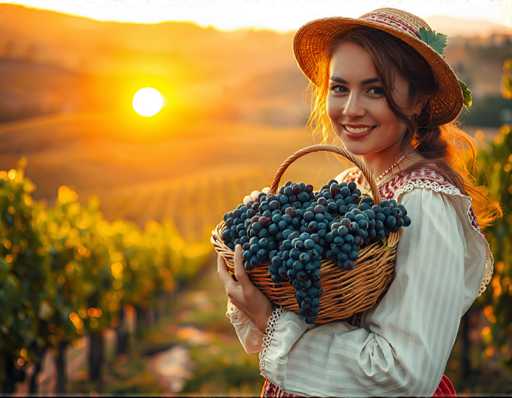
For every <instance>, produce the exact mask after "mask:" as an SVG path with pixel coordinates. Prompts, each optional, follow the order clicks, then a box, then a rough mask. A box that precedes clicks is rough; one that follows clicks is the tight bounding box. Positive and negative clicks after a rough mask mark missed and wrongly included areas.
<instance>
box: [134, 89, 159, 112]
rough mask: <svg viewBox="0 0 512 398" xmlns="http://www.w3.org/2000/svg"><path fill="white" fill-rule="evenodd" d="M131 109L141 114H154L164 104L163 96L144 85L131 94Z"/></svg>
mask: <svg viewBox="0 0 512 398" xmlns="http://www.w3.org/2000/svg"><path fill="white" fill-rule="evenodd" d="M132 105H133V110H134V111H135V112H137V113H138V114H139V115H141V116H145V117H151V116H155V115H156V114H157V113H158V112H160V110H161V109H162V108H163V106H164V97H162V94H160V92H159V91H158V90H157V89H155V88H153V87H144V88H141V89H140V90H138V91H137V92H136V93H135V95H134V96H133V101H132Z"/></svg>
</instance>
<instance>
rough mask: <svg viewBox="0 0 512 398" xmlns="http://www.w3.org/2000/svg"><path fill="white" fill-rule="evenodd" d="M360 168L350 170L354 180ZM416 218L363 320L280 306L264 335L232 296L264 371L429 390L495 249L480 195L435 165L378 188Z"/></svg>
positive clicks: (333, 384) (241, 334)
mask: <svg viewBox="0 0 512 398" xmlns="http://www.w3.org/2000/svg"><path fill="white" fill-rule="evenodd" d="M358 173H359V170H358V169H356V168H352V169H349V170H346V171H345V172H343V173H341V174H340V175H339V176H338V177H336V179H337V180H338V181H349V180H354V179H356V178H357V177H358ZM379 191H380V193H381V196H382V197H384V198H386V199H391V198H395V199H396V200H397V201H398V202H400V203H402V204H403V205H404V206H405V208H406V209H407V212H408V215H409V217H410V218H411V220H412V223H411V225H410V226H409V227H407V228H405V229H404V232H403V234H402V236H401V238H400V241H399V244H398V245H399V246H398V250H397V259H396V273H395V278H394V280H393V282H392V283H391V285H390V287H389V289H388V291H387V292H386V294H385V295H384V297H383V298H382V300H381V301H380V302H379V304H378V305H377V306H376V307H375V308H374V309H372V310H371V311H367V312H366V313H364V314H363V316H362V318H361V321H360V326H359V327H357V326H354V325H353V324H351V323H348V322H345V321H338V322H333V323H329V324H326V325H321V326H315V327H313V326H312V325H308V324H306V323H305V322H304V321H303V319H302V318H301V317H299V316H298V315H296V314H295V313H293V312H290V311H287V310H284V309H282V308H280V307H277V308H275V309H274V311H273V313H272V316H271V317H270V319H269V321H268V323H267V328H266V331H265V333H261V332H260V331H259V330H258V329H257V328H256V327H255V326H254V324H253V323H252V322H251V321H250V320H249V319H248V318H247V316H246V315H245V314H244V313H243V312H241V311H239V310H238V309H237V308H236V307H235V306H234V305H233V304H232V303H231V302H230V301H229V300H228V305H227V312H226V315H227V317H228V318H229V319H230V321H231V322H232V324H233V326H234V328H235V331H236V334H237V336H238V338H239V340H240V342H241V344H242V346H243V348H244V350H245V351H246V352H247V353H258V352H259V364H260V373H261V375H262V376H263V377H265V378H267V379H268V380H269V381H271V382H272V383H273V384H275V385H277V386H279V387H280V388H281V389H282V390H284V391H287V392H290V393H294V394H297V395H306V396H308V395H313V396H346V395H351V396H355V395H365V396H368V395H381V396H382V395H428V396H432V394H433V392H434V391H435V389H436V387H437V386H438V384H439V381H440V379H441V376H442V374H443V373H444V370H445V367H446V363H447V361H448V358H449V356H450V353H451V350H452V347H453V344H454V342H455V338H456V336H457V331H458V328H459V323H460V319H461V317H462V316H463V315H464V313H465V312H466V311H467V310H468V309H469V307H470V306H471V304H472V303H473V301H474V300H475V299H476V297H478V295H480V294H481V293H482V292H483V291H484V290H485V288H486V286H487V284H488V283H489V281H490V278H491V276H492V269H493V262H494V260H493V257H492V254H491V251H490V248H489V245H488V243H487V241H486V239H485V237H484V235H483V234H482V233H481V232H480V230H479V228H478V225H477V224H476V221H475V217H474V214H473V212H472V209H471V198H470V197H468V196H465V195H463V194H462V193H461V192H460V191H459V190H458V189H457V188H456V187H455V186H453V185H451V184H449V183H448V182H447V181H446V180H445V179H444V178H443V177H442V176H440V175H439V174H437V173H435V172H434V171H432V170H431V169H428V168H422V169H420V170H416V171H413V172H410V173H408V174H397V175H396V176H395V177H393V178H392V179H391V180H390V181H388V182H387V183H385V184H384V185H383V186H381V187H379Z"/></svg>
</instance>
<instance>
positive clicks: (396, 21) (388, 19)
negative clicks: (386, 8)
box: [362, 14, 419, 38]
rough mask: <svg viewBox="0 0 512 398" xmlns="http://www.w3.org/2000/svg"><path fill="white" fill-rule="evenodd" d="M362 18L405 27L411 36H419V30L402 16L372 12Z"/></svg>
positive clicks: (400, 27)
mask: <svg viewBox="0 0 512 398" xmlns="http://www.w3.org/2000/svg"><path fill="white" fill-rule="evenodd" d="M362 18H364V19H367V20H369V21H373V22H377V23H380V24H383V25H388V26H391V27H398V28H399V29H403V30H405V31H407V32H408V33H409V34H410V35H411V36H415V37H417V38H419V36H418V34H417V31H418V29H417V28H415V27H414V26H411V25H408V24H406V23H405V22H404V21H403V19H402V18H399V17H394V16H393V15H388V14H371V15H369V16H367V17H365V16H363V17H362Z"/></svg>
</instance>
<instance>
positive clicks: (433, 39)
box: [419, 28, 448, 55]
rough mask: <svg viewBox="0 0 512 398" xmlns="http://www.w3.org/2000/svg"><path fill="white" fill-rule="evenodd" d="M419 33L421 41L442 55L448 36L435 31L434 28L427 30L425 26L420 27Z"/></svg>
mask: <svg viewBox="0 0 512 398" xmlns="http://www.w3.org/2000/svg"><path fill="white" fill-rule="evenodd" d="M419 35H420V39H421V40H422V41H423V42H425V43H427V44H428V45H429V46H430V47H432V48H433V49H434V51H435V52H437V53H438V54H439V55H443V51H444V48H445V47H446V42H447V41H448V36H446V35H444V34H442V33H437V32H436V31H435V30H427V29H425V28H420V30H419Z"/></svg>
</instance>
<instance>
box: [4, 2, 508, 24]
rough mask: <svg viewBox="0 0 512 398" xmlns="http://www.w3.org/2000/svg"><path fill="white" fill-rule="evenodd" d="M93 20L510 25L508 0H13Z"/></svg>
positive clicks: (216, 22)
mask: <svg viewBox="0 0 512 398" xmlns="http://www.w3.org/2000/svg"><path fill="white" fill-rule="evenodd" d="M0 3H11V4H22V5H27V6H31V7H36V8H44V9H50V10H56V11H61V12H65V13H70V14H76V15H81V16H86V17H90V18H94V19H98V20H114V21H129V22H142V23H152V22H161V21H170V20H173V21H183V20H188V21H194V22H196V23H198V24H200V25H202V26H208V25H213V26H214V27H216V28H219V29H223V30H232V29H237V28H241V27H256V28H270V29H274V30H279V31H286V30H296V29H297V28H298V27H300V26H301V25H302V24H303V23H305V22H307V21H309V20H312V19H315V18H321V17H325V16H333V15H343V16H347V17H358V16H360V15H362V14H364V13H365V12H368V11H370V10H373V9H375V8H379V7H397V8H402V9H404V10H406V11H410V12H412V13H415V14H417V15H419V16H420V17H424V18H427V17H430V16H433V15H446V16H453V17H464V18H469V19H486V20H488V21H490V22H495V23H499V24H501V25H505V26H508V27H512V1H511V0H451V1H447V0H429V1H426V0H388V1H382V0H360V1H353V0H315V1H312V0H13V1H4V2H2V1H0Z"/></svg>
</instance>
